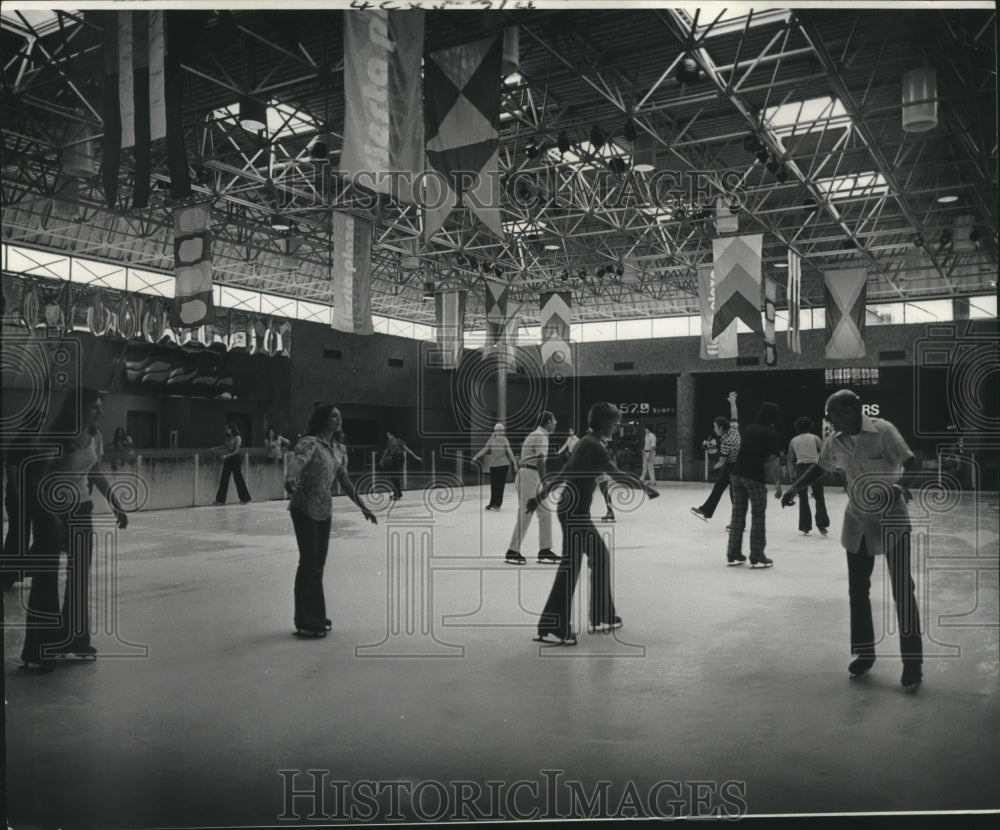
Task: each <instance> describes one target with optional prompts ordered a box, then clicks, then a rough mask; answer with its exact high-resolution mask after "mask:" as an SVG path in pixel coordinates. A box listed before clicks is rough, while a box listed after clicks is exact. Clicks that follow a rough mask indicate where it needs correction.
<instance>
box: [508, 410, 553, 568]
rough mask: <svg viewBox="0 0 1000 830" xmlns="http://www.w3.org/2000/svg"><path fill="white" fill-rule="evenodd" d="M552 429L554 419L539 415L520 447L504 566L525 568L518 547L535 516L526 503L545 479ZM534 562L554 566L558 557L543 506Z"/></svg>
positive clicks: (547, 516)
mask: <svg viewBox="0 0 1000 830" xmlns="http://www.w3.org/2000/svg"><path fill="white" fill-rule="evenodd" d="M555 428H556V416H555V415H553V414H552V413H551V412H548V411H546V412H543V413H542V415H541V417H540V418H539V419H538V426H537V427H536V428H535V429H534V430H533V431H532V432H531V433H529V434H528V437H527V438H525V439H524V444H522V445H521V462H520V464H519V465H518V468H517V477H516V478H515V479H514V486H515V487H516V488H517V501H518V507H517V518H516V519H515V521H514V532H513V533H512V534H511V537H510V547H509V548H508V549H507V556H506V562H507V564H508V565H525V564H527V562H528V560H527V559H525V558H524V557H523V556H522V555H521V543H522V542H523V541H524V537H525V534H526V533H527V532H528V525H530V524H531V518H532V516H534V515H535V513H529V512H528V511H527V510H526V509H525V508H526V505H527V504H528V499H530V498H532V497H533V496H535V495H536V494H537V493H538V486H539V484H540V482H541V480H542V478H544V476H545V460H546V459H547V458H548V456H549V434H550V433H551V432H552V431H553V430H554V429H555ZM535 512H537V513H538V547H539V550H538V561H539V562H549V563H554V564H558V563H559V557H558V556H556V554H555V553H553V551H552V513H551V511H550V510H549V509H548V508H546V507H545V506H544V505H539V507H538V510H537V511H535Z"/></svg>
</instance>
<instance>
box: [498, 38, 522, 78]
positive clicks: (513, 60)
mask: <svg viewBox="0 0 1000 830" xmlns="http://www.w3.org/2000/svg"><path fill="white" fill-rule="evenodd" d="M520 68H521V30H520V29H518V28H517V26H508V27H507V28H506V29H504V30H503V63H502V64H501V67H500V74H501V75H503V76H504V77H505V78H506V77H507V76H508V75H512V74H513V73H515V72H517V71H518V70H519V69H520Z"/></svg>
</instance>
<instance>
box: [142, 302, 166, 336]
mask: <svg viewBox="0 0 1000 830" xmlns="http://www.w3.org/2000/svg"><path fill="white" fill-rule="evenodd" d="M144 306H145V307H144V308H143V312H142V337H143V340H145V341H146V342H147V343H159V342H160V340H162V339H163V335H164V334H165V333H166V328H167V315H166V311H165V310H164V308H163V300H161V299H160V298H159V297H147V298H146V301H145V304H144Z"/></svg>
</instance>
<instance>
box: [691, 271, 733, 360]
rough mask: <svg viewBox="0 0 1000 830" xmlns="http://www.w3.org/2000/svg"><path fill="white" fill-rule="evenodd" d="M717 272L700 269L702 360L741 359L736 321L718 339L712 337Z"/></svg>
mask: <svg viewBox="0 0 1000 830" xmlns="http://www.w3.org/2000/svg"><path fill="white" fill-rule="evenodd" d="M715 298H716V294H715V270H714V269H713V268H712V266H711V265H702V266H700V267H699V268H698V307H699V308H700V310H701V351H700V357H701V359H702V360H716V359H718V358H723V359H725V358H734V357H739V350H738V349H737V346H736V321H735V320H734V321H733V322H732V323H730V324H729V325H728V326H726V329H725V331H723V332H722V333H721V334H720V335H719V336H718V337H712V319H713V318H714V317H715Z"/></svg>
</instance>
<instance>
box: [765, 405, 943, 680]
mask: <svg viewBox="0 0 1000 830" xmlns="http://www.w3.org/2000/svg"><path fill="white" fill-rule="evenodd" d="M826 417H827V419H828V420H829V421H830V424H831V425H832V426H833V429H834V434H833V435H832V436H831V437H830V438H829V439H827V441H826V442H825V443H824V444H823V448H822V450H820V453H819V458H818V459H817V461H816V463H815V464H813V465H812V466H810V467H809V469H808V470H806V472H805V473H804V474H803V475H800V476H799V477H798V479H796V481H795V482H794V483H793V484H792V485H791V487H789V489H788V492H787V493H786V494H785V496H784V498H783V499H782V500H781V504H782V506H783V507H788V506H791V505H792V504H793V503H794V501H795V495H796V494H800V495H801V496H802V498H803V499H804V498H805V492H804V491H805V489H806V488H807V487H809V485H811V484H813V483H814V482H816V481H819V479H820V478H821V477H822V476H823V473H824V472H828V471H830V470H833V469H835V468H836V469H841V470H843V471H844V473H845V474H846V476H847V508H846V510H845V511H844V525H843V527H842V529H841V533H840V539H841V543H842V544H843V546H844V548H845V549H846V551H847V590H848V596H849V600H850V609H851V653H852V654H854V655H856V657H855V659H854V660H853V661H852V662H851V664H850V665H849V666H848V667H847V670H848V672H849V673H850V675H851V677H852V678H854V677H861V676H862V675H863V674H866V673H867V672H868V671H869V670H870V669H871V668H872V666H874V665H875V628H874V625H873V623H872V606H871V598H870V591H871V575H872V571H873V570H874V569H875V560H876V558H877V557H879V556H882V555H884V556H885V560H884V561H885V564H886V568H887V570H888V575H889V583H890V585H891V586H892V598H893V600H894V601H895V603H896V621H897V623H898V625H899V649H900V654H901V655H902V658H903V675H902V677H901V678H900V683H901V684H902V686H903V688H904V689H905V690H906V691H907V692H915V691H916V690H917V688H918V687H919V686H920V683H921V681H922V680H923V669H922V666H923V641H922V639H921V636H920V612H919V609H918V606H917V598H916V593H915V589H914V585H913V577H912V576H911V574H910V533H911V530H912V527H911V524H910V515H909V512H908V511H907V509H906V502H907V501H909V500H910V487H911V486H912V484H913V482H914V479H915V478H916V473H917V470H918V469H919V464H918V462H917V459H916V458H915V457H914V455H913V453H912V452H911V451H910V448H909V447H908V446H907V445H906V442H905V441H904V440H903V438H902V436H901V435H900V434H899V430H897V429H896V427H895V426H893V425H892V424H891V423H889V421H886V420H883V419H881V418H869V417H868V416H867V415H865V414H864V413H863V412H862V411H861V401H860V400H859V399H858V396H857V395H855V394H854V393H853V392H852V391H850V390H849V389H841V390H840V391H839V392H834V393H833V394H832V395H831V396H830V397H829V398H828V399H827V402H826Z"/></svg>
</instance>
